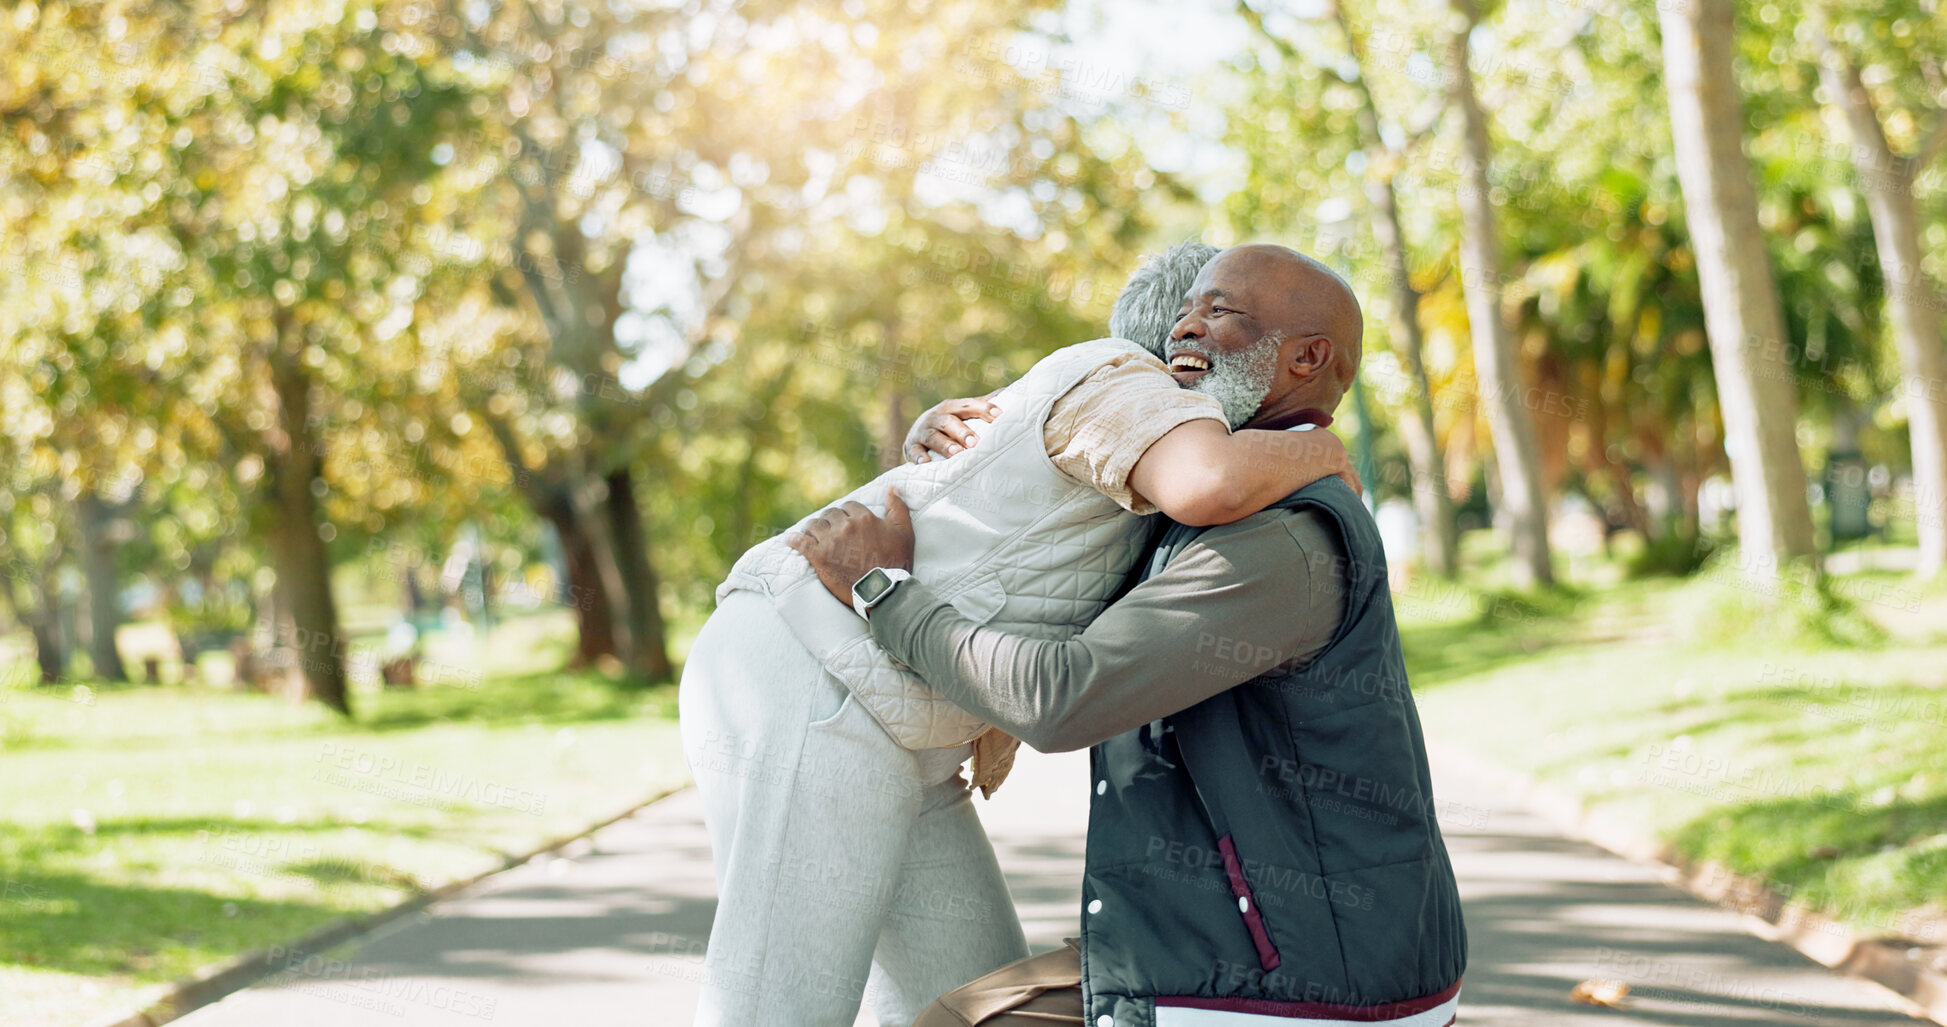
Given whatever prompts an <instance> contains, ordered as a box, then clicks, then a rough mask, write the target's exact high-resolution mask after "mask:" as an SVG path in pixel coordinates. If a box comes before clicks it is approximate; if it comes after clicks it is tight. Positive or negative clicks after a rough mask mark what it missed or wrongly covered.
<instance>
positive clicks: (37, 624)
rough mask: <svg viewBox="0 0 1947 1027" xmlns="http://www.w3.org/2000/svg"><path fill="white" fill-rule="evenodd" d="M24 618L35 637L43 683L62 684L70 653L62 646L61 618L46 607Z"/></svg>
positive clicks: (35, 651)
mask: <svg viewBox="0 0 1947 1027" xmlns="http://www.w3.org/2000/svg"><path fill="white" fill-rule="evenodd" d="M22 619H23V620H25V621H26V622H27V631H28V634H30V635H32V636H33V637H34V662H35V663H36V664H38V665H39V667H40V671H41V684H43V685H58V684H60V683H61V678H62V677H64V676H65V675H66V674H67V664H68V654H67V651H66V650H64V649H62V648H61V627H60V622H59V620H58V619H57V618H56V617H55V616H54V613H53V611H51V610H46V609H42V610H39V611H36V612H35V614H34V615H33V616H31V617H25V618H22Z"/></svg>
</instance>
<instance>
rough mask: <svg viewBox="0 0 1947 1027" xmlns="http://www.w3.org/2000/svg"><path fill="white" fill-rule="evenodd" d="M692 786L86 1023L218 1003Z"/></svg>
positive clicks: (113, 1025)
mask: <svg viewBox="0 0 1947 1027" xmlns="http://www.w3.org/2000/svg"><path fill="white" fill-rule="evenodd" d="M689 787H690V786H689V785H687V784H684V785H681V786H678V787H676V788H671V789H669V790H667V791H663V792H658V793H656V794H655V795H652V796H650V797H649V798H647V799H644V800H642V801H641V802H638V803H635V804H633V805H631V806H629V807H627V808H626V809H623V810H622V811H620V812H618V813H615V814H614V815H612V816H608V817H604V818H602V819H601V820H599V821H597V822H595V823H593V824H590V825H589V826H587V827H585V828H582V829H581V830H580V831H577V832H575V833H574V834H570V835H563V836H561V837H559V838H554V839H550V840H548V841H545V842H542V843H541V844H540V845H537V846H535V847H534V848H532V849H530V850H527V851H525V852H520V853H499V854H498V855H499V856H500V862H499V864H498V865H495V866H491V867H488V868H487V869H486V870H482V871H481V872H479V873H477V874H474V875H472V876H471V877H465V878H461V879H459V880H456V881H448V882H447V883H445V884H442V885H440V886H439V887H437V888H433V889H430V890H428V891H422V892H418V893H415V894H413V895H410V896H408V897H407V898H406V899H404V900H403V901H401V902H400V903H398V904H397V905H395V906H391V907H388V908H386V909H381V910H378V911H376V912H372V913H355V914H352V915H351V916H347V917H342V918H340V919H337V920H334V921H332V922H330V923H327V924H325V925H323V926H321V927H319V928H318V929H316V930H314V931H312V932H310V933H309V934H306V935H304V936H302V937H299V938H296V939H294V940H292V941H289V942H285V943H283V944H281V945H272V946H269V947H267V948H261V949H252V950H250V951H248V952H245V953H243V954H241V955H238V956H233V957H231V958H230V959H227V960H225V961H223V962H221V963H215V964H212V965H210V966H206V967H203V968H202V969H200V970H197V971H196V972H195V973H192V974H190V975H189V976H188V977H184V978H182V979H180V980H178V981H176V982H175V983H174V984H172V985H170V986H169V991H168V992H167V993H165V994H163V995H162V996H161V997H159V998H157V999H155V1000H154V1001H152V1002H150V1003H148V1004H147V1005H144V1006H143V1007H141V1008H140V1009H136V1010H134V1011H132V1012H123V1013H109V1014H107V1015H106V1016H103V1017H102V1018H100V1019H98V1020H93V1021H90V1022H89V1023H88V1025H87V1027H161V1025H163V1024H166V1023H168V1022H169V1021H171V1020H175V1019H178V1018H180V1017H184V1016H188V1015H189V1014H190V1013H193V1012H195V1011H196V1010H198V1009H201V1008H203V1007H204V1006H207V1005H211V1004H213V1003H215V1002H216V1001H217V1000H218V999H222V998H227V997H228V996H230V995H231V994H234V993H235V992H239V991H242V990H243V989H245V988H247V987H249V986H251V985H252V984H255V983H257V982H258V981H260V980H263V979H264V978H266V977H269V976H270V975H271V974H273V973H275V972H276V970H277V968H278V966H279V965H281V964H282V963H283V962H284V961H285V960H287V959H288V958H289V957H290V956H291V955H292V954H304V953H312V952H322V951H324V950H326V949H330V948H334V947H336V946H338V945H342V944H344V943H345V942H348V941H350V940H352V939H353V938H356V937H358V936H360V935H362V934H368V933H370V932H372V931H374V930H377V929H378V928H380V927H383V926H385V925H386V924H389V923H391V922H393V921H394V920H397V919H399V918H400V917H403V916H405V915H407V914H409V913H414V912H417V911H419V910H421V909H424V908H426V907H427V906H430V905H432V904H433V903H435V902H439V901H442V900H444V899H449V898H452V897H453V896H454V895H457V894H459V893H460V892H463V891H465V890H467V889H468V888H471V887H473V886H475V885H477V884H479V883H480V882H482V881H485V880H486V879H487V878H489V877H493V876H495V875H497V874H504V873H506V872H507V871H509V870H512V869H514V868H515V867H519V866H525V865H526V864H528V863H531V862H533V861H534V860H535V859H538V858H539V857H541V856H545V855H547V854H549V853H552V852H556V851H558V850H560V849H564V848H567V847H568V846H570V845H573V844H574V843H576V842H578V841H581V840H582V839H584V838H587V837H589V836H590V835H592V834H594V833H595V832H597V831H600V830H601V829H603V828H605V827H608V826H610V825H612V824H617V823H620V822H622V821H624V820H627V819H629V818H630V817H632V816H635V815H636V814H637V813H640V812H642V811H643V810H645V809H647V808H649V807H650V806H653V805H655V804H656V803H658V802H661V801H663V800H664V799H667V798H669V797H671V796H673V795H678V794H680V793H682V792H683V791H684V790H686V789H687V788H689Z"/></svg>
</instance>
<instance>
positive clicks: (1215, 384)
mask: <svg viewBox="0 0 1947 1027" xmlns="http://www.w3.org/2000/svg"><path fill="white" fill-rule="evenodd" d="M1283 342H1284V340H1283V339H1281V338H1279V337H1278V335H1277V333H1276V332H1271V333H1267V334H1266V335H1265V336H1264V337H1263V338H1261V339H1259V340H1257V341H1256V342H1254V343H1251V344H1250V345H1249V346H1247V347H1245V348H1244V349H1243V350H1241V351H1239V352H1237V353H1232V354H1229V355H1228V356H1218V355H1217V354H1214V353H1211V352H1208V351H1207V350H1204V349H1203V348H1202V347H1201V346H1197V347H1184V346H1182V345H1181V344H1180V343H1179V344H1177V345H1176V346H1174V347H1172V348H1173V349H1194V350H1195V351H1196V352H1197V353H1198V354H1200V355H1201V356H1203V357H1204V358H1205V359H1207V360H1209V361H1210V371H1209V372H1208V373H1207V374H1205V375H1204V376H1203V377H1201V378H1199V379H1197V380H1196V382H1195V383H1194V384H1192V385H1191V386H1190V388H1191V389H1192V390H1193V391H1196V392H1201V393H1203V394H1204V395H1206V396H1209V397H1211V398H1212V399H1215V400H1216V401H1217V403H1218V404H1219V405H1221V406H1222V407H1223V408H1224V419H1225V420H1227V421H1229V422H1230V426H1231V429H1232V430H1233V431H1234V430H1236V429H1238V428H1241V427H1243V426H1244V424H1245V422H1247V421H1249V420H1250V419H1251V418H1253V417H1256V416H1257V410H1258V408H1259V407H1261V406H1263V405H1264V397H1265V396H1266V395H1268V394H1270V392H1271V386H1272V385H1273V384H1274V383H1276V382H1277V380H1278V346H1279V345H1280V344H1281V343H1283Z"/></svg>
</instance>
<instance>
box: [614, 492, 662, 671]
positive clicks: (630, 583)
mask: <svg viewBox="0 0 1947 1027" xmlns="http://www.w3.org/2000/svg"><path fill="white" fill-rule="evenodd" d="M604 480H605V481H606V482H607V484H608V496H607V497H606V499H604V501H603V503H602V508H603V509H604V510H605V511H606V513H607V514H608V529H609V537H610V539H612V540H613V544H614V547H615V564H616V569H617V571H618V572H619V573H620V574H621V577H622V585H623V587H624V588H625V589H626V590H627V591H628V595H629V606H628V625H629V651H628V658H627V664H628V667H629V669H630V670H632V671H634V672H635V673H637V674H640V675H642V676H643V677H646V678H648V679H650V680H652V681H667V680H669V679H670V678H671V677H673V676H674V675H673V673H672V671H671V669H670V666H669V643H668V640H667V637H666V635H667V632H666V631H665V630H664V625H663V614H662V601H661V597H660V595H659V594H658V593H659V592H660V591H661V582H659V581H658V580H657V578H656V567H655V564H654V563H653V562H652V561H651V560H650V558H649V537H648V533H647V532H646V531H645V530H644V528H643V523H642V521H643V514H642V508H641V507H640V506H638V505H637V504H636V498H635V475H634V473H633V472H632V471H630V469H629V468H627V467H623V468H620V469H618V470H615V471H611V472H609V475H608V477H607V478H606V479H604Z"/></svg>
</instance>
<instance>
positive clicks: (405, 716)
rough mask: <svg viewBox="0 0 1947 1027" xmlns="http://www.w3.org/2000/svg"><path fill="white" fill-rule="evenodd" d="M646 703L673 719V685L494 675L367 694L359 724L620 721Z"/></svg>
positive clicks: (582, 675) (562, 675) (576, 674)
mask: <svg viewBox="0 0 1947 1027" xmlns="http://www.w3.org/2000/svg"><path fill="white" fill-rule="evenodd" d="M645 707H646V708H648V709H651V710H654V711H656V713H657V714H658V715H662V716H667V717H671V718H673V717H675V715H676V685H675V684H674V683H671V682H661V683H656V684H651V685H648V686H646V687H645V686H644V685H643V684H641V683H640V682H634V681H611V680H609V679H608V678H607V677H605V676H603V675H602V674H600V673H598V672H596V671H550V672H546V673H536V674H524V675H521V676H519V677H506V678H492V679H489V680H488V681H486V682H485V683H483V684H482V685H481V686H480V687H478V688H457V687H429V688H418V689H396V690H390V691H386V692H384V693H382V694H379V695H375V696H371V697H368V698H367V699H366V701H365V703H364V709H363V710H362V711H361V712H360V714H359V722H358V726H359V727H360V728H362V729H364V730H368V731H404V730H412V729H415V728H421V727H426V726H428V725H431V724H449V723H466V724H484V725H497V724H525V723H551V724H552V723H572V722H576V721H598V720H623V719H627V718H631V717H639V716H642V715H643V714H644V712H645Z"/></svg>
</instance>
